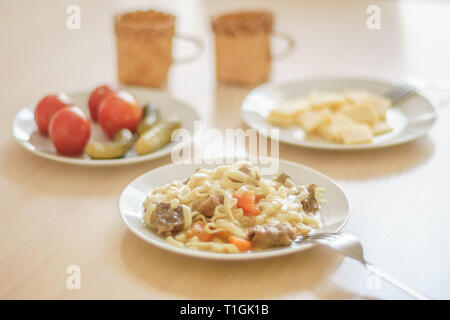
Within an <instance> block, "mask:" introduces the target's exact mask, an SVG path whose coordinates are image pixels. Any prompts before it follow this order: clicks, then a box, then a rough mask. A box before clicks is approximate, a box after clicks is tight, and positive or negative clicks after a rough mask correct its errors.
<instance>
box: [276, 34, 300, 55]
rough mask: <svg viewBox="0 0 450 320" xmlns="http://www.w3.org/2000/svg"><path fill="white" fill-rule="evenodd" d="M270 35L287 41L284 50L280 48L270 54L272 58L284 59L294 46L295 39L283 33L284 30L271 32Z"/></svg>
mask: <svg viewBox="0 0 450 320" xmlns="http://www.w3.org/2000/svg"><path fill="white" fill-rule="evenodd" d="M272 37H274V38H280V39H282V40H284V41H285V42H287V46H286V48H285V49H284V50H282V51H281V52H278V53H275V54H272V58H273V59H275V60H279V59H284V58H286V57H287V56H289V55H290V54H291V53H292V51H293V49H294V47H295V40H294V39H293V38H292V37H291V36H290V35H288V34H287V33H284V32H280V31H274V32H273V33H272Z"/></svg>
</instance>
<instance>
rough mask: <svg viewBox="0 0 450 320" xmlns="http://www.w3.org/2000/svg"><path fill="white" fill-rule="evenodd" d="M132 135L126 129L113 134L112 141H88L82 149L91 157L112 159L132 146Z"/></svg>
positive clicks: (118, 156)
mask: <svg viewBox="0 0 450 320" xmlns="http://www.w3.org/2000/svg"><path fill="white" fill-rule="evenodd" d="M133 142H134V135H133V133H132V132H131V131H130V130H128V129H121V130H119V131H117V132H116V133H115V134H114V139H113V141H110V142H107V143H100V142H90V143H89V144H88V145H87V146H86V148H85V149H84V151H85V152H86V154H87V155H88V156H89V157H91V158H92V159H114V158H120V157H122V156H123V155H124V154H125V153H126V152H127V151H128V150H129V149H131V147H132V146H133Z"/></svg>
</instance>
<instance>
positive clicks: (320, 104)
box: [242, 78, 437, 150]
mask: <svg viewBox="0 0 450 320" xmlns="http://www.w3.org/2000/svg"><path fill="white" fill-rule="evenodd" d="M395 85H396V84H395V83H393V82H389V81H384V80H372V79H366V78H315V79H304V80H297V81H292V82H289V83H285V84H279V85H278V84H271V83H269V84H265V85H262V86H260V87H258V88H256V89H254V90H253V91H251V92H250V93H249V94H248V95H247V97H246V98H245V100H244V101H243V103H242V117H243V119H244V121H245V123H246V124H247V125H248V126H249V127H251V128H254V129H256V130H257V131H258V132H259V134H262V135H268V134H269V132H270V130H273V129H279V138H278V139H279V140H280V141H282V142H285V143H288V144H292V145H297V146H302V147H308V148H316V149H329V150H361V149H373V148H381V147H388V146H393V145H397V144H400V143H405V142H408V141H412V140H414V139H417V138H419V137H421V136H423V135H425V134H426V133H427V132H428V130H430V129H431V128H432V127H433V126H434V124H435V122H436V119H437V113H436V108H435V106H434V105H433V103H432V102H431V101H430V100H429V99H428V98H427V97H426V96H425V95H424V94H423V93H421V92H420V91H418V90H416V91H414V92H412V94H411V95H410V96H408V97H407V98H405V99H403V100H401V101H399V102H398V103H396V104H392V101H391V100H389V99H387V98H386V97H385V96H384V94H385V93H386V92H387V91H389V90H390V89H392V88H393V87H395Z"/></svg>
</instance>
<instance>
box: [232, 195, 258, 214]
mask: <svg viewBox="0 0 450 320" xmlns="http://www.w3.org/2000/svg"><path fill="white" fill-rule="evenodd" d="M233 197H235V198H236V199H237V207H238V208H241V209H242V210H244V215H246V216H257V215H258V214H259V213H260V211H259V208H258V207H257V206H256V204H255V194H254V193H253V192H244V193H243V194H242V195H241V196H240V197H238V196H233Z"/></svg>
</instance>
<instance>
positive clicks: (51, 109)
mask: <svg viewBox="0 0 450 320" xmlns="http://www.w3.org/2000/svg"><path fill="white" fill-rule="evenodd" d="M70 106H73V102H72V100H71V99H70V98H69V97H68V96H67V95H66V94H65V93H58V94H52V95H48V96H45V97H44V98H42V99H41V100H40V101H39V102H38V104H37V105H36V108H35V109H34V121H35V122H36V124H37V126H38V129H39V131H40V132H41V133H42V134H43V135H48V126H49V125H50V121H51V120H52V117H53V115H54V114H55V113H56V112H58V111H59V110H60V109H62V108H66V107H70Z"/></svg>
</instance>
